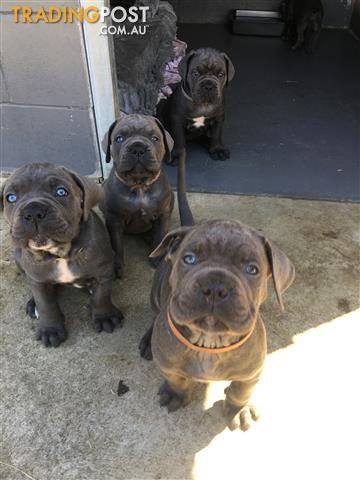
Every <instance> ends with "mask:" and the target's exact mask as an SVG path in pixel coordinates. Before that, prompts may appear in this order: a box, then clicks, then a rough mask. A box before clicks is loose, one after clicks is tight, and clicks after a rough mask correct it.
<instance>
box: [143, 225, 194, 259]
mask: <svg viewBox="0 0 360 480" xmlns="http://www.w3.org/2000/svg"><path fill="white" fill-rule="evenodd" d="M191 228H192V227H180V228H177V229H176V230H172V231H171V232H169V233H168V234H167V235H165V237H164V238H163V239H162V241H161V242H160V243H159V245H158V246H157V247H156V248H155V250H153V251H152V252H151V253H150V255H149V257H150V258H156V257H162V256H163V255H165V253H167V254H168V255H171V254H172V253H174V252H175V251H176V250H177V249H178V248H179V245H180V243H181V242H182V241H183V240H184V238H185V236H186V235H187V234H188V233H189V231H190V230H191Z"/></svg>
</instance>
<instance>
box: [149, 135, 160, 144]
mask: <svg viewBox="0 0 360 480" xmlns="http://www.w3.org/2000/svg"><path fill="white" fill-rule="evenodd" d="M151 140H152V141H153V142H158V141H159V137H157V136H156V135H153V136H152V137H151Z"/></svg>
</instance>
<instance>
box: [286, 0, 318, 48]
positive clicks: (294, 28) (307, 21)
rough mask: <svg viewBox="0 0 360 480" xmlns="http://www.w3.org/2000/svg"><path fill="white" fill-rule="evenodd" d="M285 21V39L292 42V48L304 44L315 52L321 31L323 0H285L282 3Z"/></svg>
mask: <svg viewBox="0 0 360 480" xmlns="http://www.w3.org/2000/svg"><path fill="white" fill-rule="evenodd" d="M281 12H282V16H283V19H284V21H285V28H284V33H283V39H284V40H288V41H290V42H291V44H292V47H291V48H292V50H296V49H298V48H299V47H301V46H302V45H304V47H305V50H306V51H307V52H308V53H312V52H314V50H315V48H316V45H317V43H318V40H319V36H320V33H321V26H322V19H323V16H324V9H323V6H322V3H321V0H285V1H283V2H282V3H281Z"/></svg>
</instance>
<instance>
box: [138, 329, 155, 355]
mask: <svg viewBox="0 0 360 480" xmlns="http://www.w3.org/2000/svg"><path fill="white" fill-rule="evenodd" d="M151 332H152V330H151V331H150V334H149V332H146V333H145V335H144V336H143V337H142V339H141V340H140V343H139V350H140V356H141V357H142V358H144V359H145V360H152V359H153V356H152V350H151Z"/></svg>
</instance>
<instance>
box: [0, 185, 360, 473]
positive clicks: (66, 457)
mask: <svg viewBox="0 0 360 480" xmlns="http://www.w3.org/2000/svg"><path fill="white" fill-rule="evenodd" d="M190 202H191V205H192V208H193V210H194V213H195V216H196V221H198V222H200V221H202V220H207V219H211V218H224V217H227V218H236V219H239V220H241V221H243V222H244V223H247V224H249V225H251V226H253V227H256V228H259V229H261V230H262V231H263V232H264V233H266V235H267V236H268V237H269V238H271V239H273V240H274V241H275V242H276V243H277V244H278V245H279V246H280V247H281V248H282V249H283V250H284V251H285V252H286V253H287V254H288V256H289V257H290V258H291V259H292V260H293V262H294V264H295V266H296V268H297V278H296V281H295V283H294V285H293V286H292V287H291V289H290V290H289V291H288V292H287V293H286V294H285V297H284V301H285V307H286V312H285V313H284V314H282V313H281V312H280V310H279V308H278V306H277V304H276V302H275V299H274V295H273V294H272V293H271V295H270V298H269V300H268V303H267V304H266V306H265V308H264V309H263V318H264V321H265V324H266V327H267V332H268V345H269V359H268V362H267V367H266V369H265V374H264V377H263V379H262V380H261V382H260V384H259V389H258V390H259V393H258V396H259V403H260V405H261V408H262V410H263V416H262V418H261V419H260V420H259V422H258V423H257V425H255V426H254V427H253V429H252V430H250V431H249V432H247V433H242V432H235V433H231V432H229V431H228V430H227V429H224V425H223V422H222V419H221V415H220V411H219V408H218V406H217V405H215V406H214V407H212V408H209V409H207V410H206V408H208V407H211V405H212V404H213V403H214V401H216V400H217V399H219V398H221V392H217V393H216V394H215V395H213V394H211V395H210V393H211V391H210V390H209V389H208V391H207V392H206V396H205V399H204V395H205V388H204V387H202V388H199V389H198V391H197V398H196V400H195V401H194V402H193V403H192V404H191V405H189V406H188V407H187V408H185V409H183V410H181V411H178V412H175V413H173V414H171V415H168V414H167V413H166V411H164V410H163V409H161V408H160V407H159V405H158V403H157V396H156V392H157V389H158V387H159V385H160V382H161V376H160V374H159V372H158V371H157V370H156V368H155V366H154V365H153V363H152V362H146V361H144V360H142V359H140V357H139V355H138V349H137V346H138V342H139V339H140V337H141V335H142V334H143V332H144V331H145V330H146V328H147V327H148V326H149V324H150V322H151V319H152V313H151V310H150V307H149V300H148V297H149V290H150V285H151V278H152V274H153V271H152V269H151V268H150V266H149V264H148V263H147V260H146V247H145V246H144V245H143V244H142V243H141V241H138V240H136V239H128V241H127V245H126V272H125V279H124V280H123V281H121V282H117V283H116V287H115V292H114V299H115V301H116V303H118V304H119V306H121V308H122V309H123V311H124V312H125V315H126V322H125V325H124V327H123V328H122V329H121V330H118V331H116V332H115V333H114V334H112V335H108V334H100V335H99V334H97V333H96V332H95V331H94V329H93V326H92V325H91V322H90V318H89V310H88V307H87V305H88V302H89V298H88V296H87V294H85V292H83V291H79V290H77V289H71V288H64V289H63V291H62V301H61V303H62V307H63V309H64V310H65V313H66V318H67V328H68V332H69V338H68V340H67V341H66V343H65V344H63V345H62V346H61V347H60V348H58V349H56V350H47V349H45V348H44V347H42V346H41V345H40V344H38V343H37V342H36V341H35V340H34V328H35V324H34V322H33V321H32V320H30V319H28V318H27V317H26V316H25V314H24V306H25V303H26V301H27V299H28V297H29V292H28V289H27V287H26V285H25V284H24V282H23V280H22V278H21V277H20V276H19V275H18V273H17V271H16V269H15V266H14V262H13V257H12V255H13V254H12V248H11V246H10V242H9V238H8V228H7V226H5V224H4V222H3V220H2V224H1V226H2V257H1V298H0V299H1V304H2V307H1V311H2V317H3V318H2V324H1V334H2V335H1V356H2V360H1V364H2V373H1V385H2V386H1V390H2V392H1V393H2V395H1V397H2V406H1V415H2V418H1V424H2V426H3V439H2V444H1V453H0V461H1V462H2V463H0V471H1V472H2V477H1V478H3V479H4V480H22V479H24V478H34V479H35V480H49V479H51V480H102V479H106V480H120V479H147V478H149V479H190V478H196V479H200V480H205V479H206V480H208V479H210V478H219V475H220V476H221V472H222V473H223V474H224V475H225V477H226V478H240V476H241V475H245V474H246V476H247V478H255V476H254V472H257V473H259V468H264V471H263V472H262V474H263V476H265V475H268V476H269V477H271V478H273V477H274V476H275V475H277V478H284V479H285V478H297V476H296V472H299V471H301V474H302V475H303V474H304V471H303V470H301V466H302V468H303V469H304V468H305V467H304V465H305V466H306V465H309V471H308V472H307V473H308V474H309V475H310V473H311V472H316V471H317V467H318V470H319V472H324V468H325V470H326V468H327V469H328V470H330V473H331V472H333V473H334V472H337V470H336V468H335V467H333V466H332V464H331V462H338V463H339V465H338V464H336V465H338V466H339V467H340V466H341V465H343V464H344V461H345V460H346V465H347V466H348V467H349V468H350V467H351V466H352V465H353V466H356V465H357V464H356V463H355V460H354V463H353V464H352V463H351V461H350V460H349V459H348V458H346V459H344V458H343V457H341V456H339V451H340V450H341V448H345V447H343V444H344V442H346V441H349V440H350V438H351V437H350V434H351V433H352V429H354V428H355V425H356V422H354V418H353V419H352V420H350V419H349V418H348V416H349V415H350V413H351V415H353V414H354V410H352V409H351V408H350V407H349V409H350V411H349V409H348V406H349V405H352V403H351V402H350V404H347V405H346V407H344V405H341V402H347V401H348V400H347V399H348V398H349V397H350V398H351V399H352V402H355V399H356V398H357V397H358V394H356V395H355V393H356V392H354V388H355V387H354V386H353V380H354V379H355V378H356V370H355V367H356V365H357V364H358V362H359V358H358V359H357V360H356V359H355V358H353V357H351V358H350V357H349V356H348V355H350V354H351V355H352V354H353V353H354V350H353V349H352V345H353V344H354V343H355V342H356V338H357V339H358V337H356V336H355V332H354V331H353V330H352V329H353V325H354V324H353V323H349V322H350V320H348V317H346V316H345V317H342V316H343V315H344V314H346V313H348V312H350V313H351V312H354V311H355V310H356V309H357V308H358V307H359V288H358V287H359V282H358V278H359V261H358V260H359V257H358V247H359V240H360V236H359V206H358V205H355V204H344V203H341V204H338V203H326V202H310V201H301V200H286V199H273V198H264V197H263V198H255V197H254V198H251V197H236V196H216V195H204V194H202V195H197V194H191V195H190ZM177 223H178V219H177V218H176V217H175V218H174V219H173V225H174V226H175V225H177ZM270 290H271V289H270ZM338 317H341V318H340V320H336V321H335V322H333V320H334V319H337V318H338ZM343 318H345V320H342V319H343ZM339 322H340V327H338V325H339ZM358 323H359V322H357V324H358ZM317 327H319V328H317ZM344 328H345V331H348V332H349V336H350V337H351V338H350V342H349V343H346V342H345V341H344V338H347V337H346V335H344ZM329 329H330V330H329ZM339 329H340V331H341V334H340V333H339ZM346 329H347V330H346ZM304 332H305V333H304ZM329 332H330V333H329ZM294 337H295V344H293V342H294ZM298 338H299V339H300V340H298ZM314 338H315V340H313V339H314ZM329 338H331V339H334V338H335V343H331V342H330V343H329V341H328V340H329ZM309 339H310V340H309ZM307 342H308V343H307ZM337 342H338V343H337ZM355 351H356V352H357V351H358V349H357V350H355ZM356 355H357V357H359V355H358V354H357V353H356ZM325 359H326V361H325ZM328 359H329V360H328ZM330 359H332V360H331V361H334V362H335V364H336V365H337V368H340V366H341V368H340V370H339V371H336V369H335V371H334V368H335V367H334V365H333V364H332V363H331V361H330ZM329 362H330V363H329ZM324 363H325V364H324ZM327 368H329V369H330V371H327ZM344 368H346V372H347V373H346V375H345V376H344V375H343V373H344V372H343V369H344ZM333 373H334V377H335V378H334V377H333ZM344 378H345V379H346V381H345V380H344ZM119 380H123V382H124V383H125V384H126V385H127V386H128V387H129V391H128V392H127V393H125V394H124V395H122V396H118V395H117V388H118V383H119ZM344 382H345V383H344ZM320 399H321V402H322V401H324V403H323V404H322V403H321V405H320V404H319V402H320ZM357 402H358V400H357ZM356 411H357V409H356ZM319 415H320V420H316V419H317V418H319V417H318V416H319ZM356 415H357V414H355V418H356ZM329 417H330V418H329ZM300 433H302V435H300ZM353 434H354V435H355V432H353ZM306 435H308V437H306ZM315 439H316V444H315V443H314V442H315ZM330 441H331V445H332V446H333V447H334V446H336V451H337V456H336V455H335V452H334V454H333V453H332V451H331V449H330V450H329V447H328V443H329V442H330ZM309 442H310V443H309ZM309 445H311V449H310V447H309ZM260 447H261V448H260ZM306 448H307V450H306ZM322 448H323V456H322V455H321V454H320V453H321V452H320V453H319V451H318V450H320V451H322V450H321V449H322ZM334 448H335V447H334ZM304 449H305V450H306V452H307V453H306V454H304ZM259 452H260V453H259ZM284 452H285V453H286V455H285V453H284ZM346 452H347V453H346V455H348V452H349V449H348V448H346ZM325 454H326V455H325ZM284 455H285V456H286V458H288V459H289V458H291V462H293V461H294V462H295V463H296V462H298V464H297V466H296V468H295V467H294V468H295V470H294V471H291V472H289V471H288V464H286V468H284V465H285V463H284V462H285V460H284ZM304 455H305V457H304ZM312 455H313V456H314V458H313V457H312ZM259 457H260V458H259ZM354 458H355V459H356V456H355V457H354ZM339 459H341V465H340V460H339ZM309 462H310V463H309ZM311 462H312V463H311ZM324 462H325V463H324ZM299 465H300V467H299ZM281 466H282V467H283V470H282V469H281ZM15 467H16V468H19V469H21V470H22V471H23V472H25V473H26V474H27V475H28V477H26V476H25V474H24V473H21V472H20V471H18V470H16V469H15ZM210 467H211V468H210ZM209 468H210V469H209ZM289 468H290V467H289ZM299 468H300V470H299ZM356 468H358V467H356ZM281 472H282V473H283V476H282V474H281ZM309 472H310V473H309ZM352 472H353V473H354V474H355V469H354V468H353V469H352ZM305 473H306V472H305ZM252 474H253V476H252ZM225 477H224V478H225ZM257 478H259V477H257ZM299 478H300V477H299ZM308 478H311V475H310V476H308ZM312 478H314V477H312ZM327 478H331V476H330V477H329V476H328V477H327ZM334 478H335V477H334ZM338 478H339V477H338ZM346 478H351V477H350V476H347V477H346ZM354 478H355V477H354Z"/></svg>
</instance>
